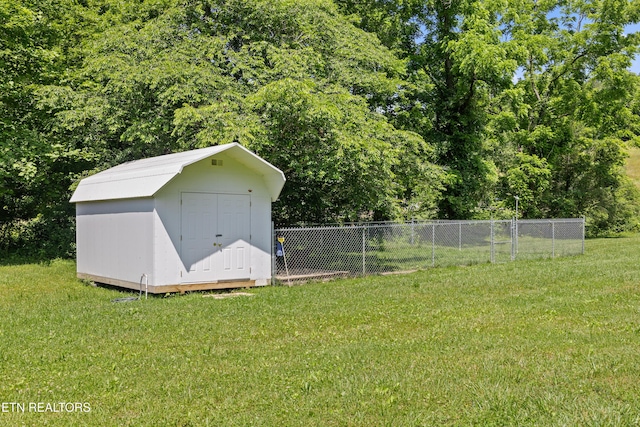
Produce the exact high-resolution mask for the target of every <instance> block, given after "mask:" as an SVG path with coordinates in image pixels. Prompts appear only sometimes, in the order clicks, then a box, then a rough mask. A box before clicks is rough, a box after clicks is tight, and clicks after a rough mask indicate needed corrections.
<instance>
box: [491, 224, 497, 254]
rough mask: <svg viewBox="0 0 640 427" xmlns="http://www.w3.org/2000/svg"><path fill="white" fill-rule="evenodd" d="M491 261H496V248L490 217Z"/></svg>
mask: <svg viewBox="0 0 640 427" xmlns="http://www.w3.org/2000/svg"><path fill="white" fill-rule="evenodd" d="M490 234H491V237H490V238H491V263H494V262H496V248H495V239H494V231H493V219H491V233H490Z"/></svg>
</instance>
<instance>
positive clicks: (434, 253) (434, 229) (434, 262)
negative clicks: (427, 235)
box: [431, 223, 436, 267]
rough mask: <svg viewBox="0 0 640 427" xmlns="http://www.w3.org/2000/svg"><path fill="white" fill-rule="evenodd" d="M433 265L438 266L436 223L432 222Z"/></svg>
mask: <svg viewBox="0 0 640 427" xmlns="http://www.w3.org/2000/svg"><path fill="white" fill-rule="evenodd" d="M431 266H432V267H435V266H436V224H435V223H433V224H431Z"/></svg>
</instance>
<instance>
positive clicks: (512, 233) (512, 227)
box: [511, 218, 516, 261]
mask: <svg viewBox="0 0 640 427" xmlns="http://www.w3.org/2000/svg"><path fill="white" fill-rule="evenodd" d="M515 232H516V225H515V220H514V219H513V218H511V261H513V260H515V259H516V247H515V245H516V241H515V238H514V237H513V235H514V234H515Z"/></svg>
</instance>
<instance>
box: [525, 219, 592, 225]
mask: <svg viewBox="0 0 640 427" xmlns="http://www.w3.org/2000/svg"><path fill="white" fill-rule="evenodd" d="M518 222H522V223H530V224H547V223H551V222H553V223H577V224H582V223H583V222H584V218H549V219H518Z"/></svg>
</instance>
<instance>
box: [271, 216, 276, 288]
mask: <svg viewBox="0 0 640 427" xmlns="http://www.w3.org/2000/svg"><path fill="white" fill-rule="evenodd" d="M275 247H276V229H275V225H274V222H273V221H271V286H273V285H275V283H276V254H275V252H274V248H275Z"/></svg>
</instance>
